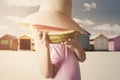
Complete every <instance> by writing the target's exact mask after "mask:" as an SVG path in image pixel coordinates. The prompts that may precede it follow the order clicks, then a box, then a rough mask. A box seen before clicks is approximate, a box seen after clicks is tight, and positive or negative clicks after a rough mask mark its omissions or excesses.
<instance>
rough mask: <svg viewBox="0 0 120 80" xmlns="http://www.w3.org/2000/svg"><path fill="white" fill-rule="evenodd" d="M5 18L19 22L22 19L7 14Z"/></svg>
mask: <svg viewBox="0 0 120 80" xmlns="http://www.w3.org/2000/svg"><path fill="white" fill-rule="evenodd" d="M5 19H7V20H10V21H12V22H15V23H17V22H18V21H20V19H21V18H20V17H16V16H6V17H5Z"/></svg>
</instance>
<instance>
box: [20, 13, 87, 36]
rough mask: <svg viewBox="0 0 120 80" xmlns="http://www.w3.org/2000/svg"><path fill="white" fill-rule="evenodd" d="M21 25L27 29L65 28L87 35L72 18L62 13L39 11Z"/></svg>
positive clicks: (26, 18)
mask: <svg viewBox="0 0 120 80" xmlns="http://www.w3.org/2000/svg"><path fill="white" fill-rule="evenodd" d="M19 24H21V25H22V26H25V27H29V26H30V25H36V24H37V25H45V26H51V27H55V28H65V29H72V30H76V31H79V32H80V33H82V34H86V31H85V30H84V29H83V28H81V27H80V25H78V24H77V23H76V22H75V21H74V20H73V19H72V18H71V17H69V16H65V15H64V14H62V13H56V12H50V11H38V12H36V13H33V14H31V15H29V16H27V17H25V18H23V19H22V20H21V21H19Z"/></svg>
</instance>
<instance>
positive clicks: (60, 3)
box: [20, 0, 86, 80]
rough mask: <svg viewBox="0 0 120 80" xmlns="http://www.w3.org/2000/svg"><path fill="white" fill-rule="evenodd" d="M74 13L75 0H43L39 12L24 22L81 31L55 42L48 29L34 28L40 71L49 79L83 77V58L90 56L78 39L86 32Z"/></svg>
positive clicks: (72, 79)
mask: <svg viewBox="0 0 120 80" xmlns="http://www.w3.org/2000/svg"><path fill="white" fill-rule="evenodd" d="M71 12H72V1H71V0H41V4H40V9H39V11H38V12H36V13H34V14H32V15H30V16H28V17H26V18H24V19H23V20H22V21H21V22H20V23H21V24H24V25H25V26H29V25H34V24H38V25H40V26H43V25H45V26H50V27H55V28H64V29H70V30H75V31H76V32H77V33H76V35H75V36H74V39H68V40H67V41H66V42H62V43H59V44H51V43H49V41H48V40H47V38H48V36H47V33H46V32H44V31H39V30H35V29H34V28H33V30H35V33H34V35H35V38H34V40H35V49H36V53H37V57H38V61H39V68H40V73H41V75H42V76H43V77H45V78H47V79H48V80H80V68H79V61H80V62H83V61H85V59H86V55H85V52H84V50H83V49H82V48H81V46H80V44H79V43H78V40H77V38H78V35H79V34H82V33H85V31H84V30H83V29H82V28H81V27H80V26H79V25H78V24H77V23H76V22H74V21H73V20H72V18H71V15H72V13H71ZM45 26H43V27H45Z"/></svg>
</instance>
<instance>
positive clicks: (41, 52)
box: [35, 31, 53, 78]
mask: <svg viewBox="0 0 120 80" xmlns="http://www.w3.org/2000/svg"><path fill="white" fill-rule="evenodd" d="M46 38H47V35H46V33H45V32H40V31H39V32H38V31H37V32H36V35H35V50H36V53H37V58H38V61H39V68H40V74H41V75H42V76H44V77H45V78H50V77H52V74H53V69H52V64H51V60H50V53H49V43H48V41H47V39H46Z"/></svg>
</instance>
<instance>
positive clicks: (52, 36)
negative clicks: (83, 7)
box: [31, 25, 76, 43]
mask: <svg viewBox="0 0 120 80" xmlns="http://www.w3.org/2000/svg"><path fill="white" fill-rule="evenodd" d="M34 30H39V31H45V32H47V34H48V41H49V42H50V43H61V42H65V41H67V40H68V39H72V38H74V35H75V33H76V31H75V30H68V29H63V28H55V27H50V26H43V25H32V28H31V31H32V33H33V34H34V33H35V32H34Z"/></svg>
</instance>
